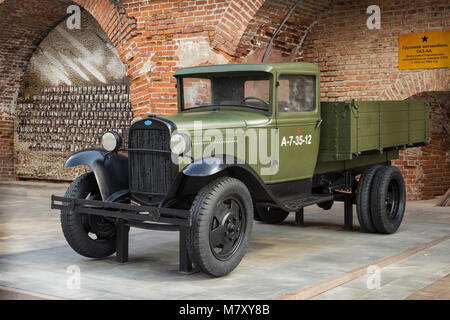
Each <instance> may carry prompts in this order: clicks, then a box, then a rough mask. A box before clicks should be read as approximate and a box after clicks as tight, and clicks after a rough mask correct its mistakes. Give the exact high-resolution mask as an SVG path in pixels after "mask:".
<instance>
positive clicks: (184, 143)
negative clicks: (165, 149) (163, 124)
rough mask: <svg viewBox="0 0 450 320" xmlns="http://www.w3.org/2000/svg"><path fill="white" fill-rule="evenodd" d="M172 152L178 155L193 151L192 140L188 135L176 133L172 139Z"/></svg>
mask: <svg viewBox="0 0 450 320" xmlns="http://www.w3.org/2000/svg"><path fill="white" fill-rule="evenodd" d="M170 150H172V152H173V153H175V154H177V155H182V154H186V153H188V152H189V151H190V150H191V139H190V138H189V136H188V135H187V134H184V133H175V134H174V135H172V137H171V138H170Z"/></svg>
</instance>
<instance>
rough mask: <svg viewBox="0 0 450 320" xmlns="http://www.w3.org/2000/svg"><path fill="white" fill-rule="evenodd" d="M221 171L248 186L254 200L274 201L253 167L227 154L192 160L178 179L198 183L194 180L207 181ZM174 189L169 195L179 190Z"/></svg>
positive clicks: (273, 197)
mask: <svg viewBox="0 0 450 320" xmlns="http://www.w3.org/2000/svg"><path fill="white" fill-rule="evenodd" d="M221 173H224V174H225V175H227V176H231V177H234V178H237V179H239V180H241V181H242V182H244V183H245V184H246V185H247V187H248V188H249V191H250V193H251V194H252V198H253V200H254V201H256V202H260V201H274V202H276V197H275V196H274V195H273V194H272V192H271V191H270V189H269V188H268V187H267V186H266V184H265V183H264V182H263V181H262V179H261V178H260V177H259V176H258V174H257V173H256V172H255V170H253V168H252V167H250V166H249V165H248V164H247V163H246V162H245V161H243V160H241V159H239V158H236V157H233V156H229V155H216V156H212V157H209V158H203V159H200V160H197V161H194V162H192V163H191V164H189V165H188V166H186V167H185V168H184V169H183V171H182V172H181V173H180V174H179V176H181V177H179V180H180V181H182V180H183V179H185V178H187V180H191V181H194V184H196V185H198V183H195V181H196V180H200V179H201V181H202V182H201V183H207V181H209V180H210V179H213V178H214V177H215V176H217V175H218V174H221ZM180 184H181V183H180ZM188 189H189V188H188ZM175 190H176V191H174V192H172V193H171V194H170V196H172V197H174V196H175V194H176V193H177V192H180V190H179V189H177V187H176V188H175Z"/></svg>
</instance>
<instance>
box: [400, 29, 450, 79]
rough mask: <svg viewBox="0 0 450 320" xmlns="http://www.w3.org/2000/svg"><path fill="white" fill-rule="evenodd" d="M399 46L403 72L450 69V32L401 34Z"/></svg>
mask: <svg viewBox="0 0 450 320" xmlns="http://www.w3.org/2000/svg"><path fill="white" fill-rule="evenodd" d="M398 44H399V51H398V68H399V69H401V70H405V69H433V68H449V67H450V30H449V31H440V32H426V33H413V34H401V35H400V36H399V37H398Z"/></svg>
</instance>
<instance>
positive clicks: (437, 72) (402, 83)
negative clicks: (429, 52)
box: [378, 69, 450, 100]
mask: <svg viewBox="0 0 450 320" xmlns="http://www.w3.org/2000/svg"><path fill="white" fill-rule="evenodd" d="M449 90H450V72H449V70H448V69H429V70H424V71H418V72H410V73H408V74H406V75H403V76H401V77H400V78H399V79H397V80H396V81H395V82H394V83H392V84H391V85H389V86H388V87H387V88H386V89H385V90H384V91H383V92H382V93H381V94H380V95H379V96H378V100H405V99H407V98H409V97H411V96H414V95H416V94H419V93H421V92H427V91H449Z"/></svg>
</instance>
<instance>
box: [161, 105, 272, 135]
mask: <svg viewBox="0 0 450 320" xmlns="http://www.w3.org/2000/svg"><path fill="white" fill-rule="evenodd" d="M163 118H165V119H167V120H170V121H172V122H173V123H175V125H176V126H177V129H178V130H193V129H194V122H195V121H201V122H202V129H225V128H244V127H245V128H246V127H254V126H260V125H264V124H266V123H267V122H269V121H270V117H269V116H267V115H264V114H262V113H260V112H257V111H256V112H255V111H252V110H251V111H241V110H227V109H221V110H207V111H188V112H182V113H178V114H171V115H164V116H163Z"/></svg>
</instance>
